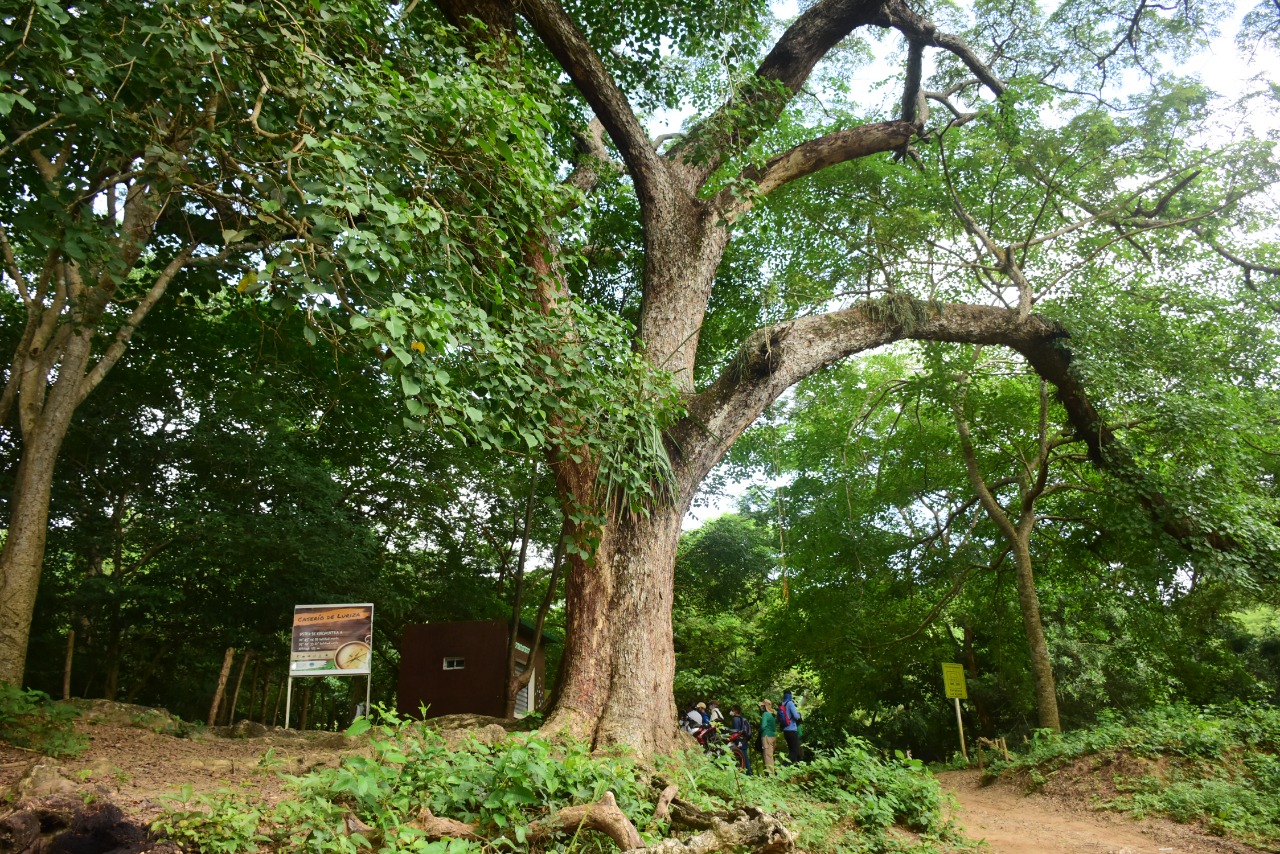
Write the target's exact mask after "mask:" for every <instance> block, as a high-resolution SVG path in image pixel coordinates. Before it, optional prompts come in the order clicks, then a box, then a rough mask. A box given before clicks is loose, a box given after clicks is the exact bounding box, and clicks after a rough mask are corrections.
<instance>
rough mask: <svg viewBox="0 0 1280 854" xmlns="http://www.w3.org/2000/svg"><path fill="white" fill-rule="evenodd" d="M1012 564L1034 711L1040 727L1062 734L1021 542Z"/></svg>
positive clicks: (1032, 579) (1035, 598) (1050, 665)
mask: <svg viewBox="0 0 1280 854" xmlns="http://www.w3.org/2000/svg"><path fill="white" fill-rule="evenodd" d="M1013 556H1014V565H1015V567H1016V568H1017V577H1018V605H1019V608H1020V610H1021V611H1022V630H1023V631H1024V632H1025V633H1026V636H1027V652H1028V653H1029V654H1030V656H1031V676H1032V681H1033V683H1034V684H1035V691H1036V711H1037V713H1038V714H1039V717H1040V726H1041V727H1043V728H1045V729H1051V730H1053V731H1054V732H1061V731H1062V723H1061V721H1060V719H1059V717H1058V687H1057V682H1056V680H1055V679H1054V678H1053V660H1052V659H1051V658H1050V657H1049V644H1048V643H1046V642H1045V638H1044V622H1043V621H1042V620H1041V618H1040V597H1039V595H1038V594H1037V593H1036V583H1035V575H1034V574H1033V572H1032V568H1031V548H1030V546H1029V545H1028V543H1027V542H1026V541H1025V540H1023V541H1020V542H1018V543H1015V544H1014V547H1013Z"/></svg>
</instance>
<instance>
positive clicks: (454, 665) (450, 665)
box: [444, 657, 467, 670]
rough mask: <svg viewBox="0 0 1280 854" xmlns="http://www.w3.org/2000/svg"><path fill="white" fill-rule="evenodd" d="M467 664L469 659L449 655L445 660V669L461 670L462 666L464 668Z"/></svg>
mask: <svg viewBox="0 0 1280 854" xmlns="http://www.w3.org/2000/svg"><path fill="white" fill-rule="evenodd" d="M466 666H467V660H466V659H465V658H448V657H446V658H445V660H444V669H445V670H461V669H462V668H464V667H466Z"/></svg>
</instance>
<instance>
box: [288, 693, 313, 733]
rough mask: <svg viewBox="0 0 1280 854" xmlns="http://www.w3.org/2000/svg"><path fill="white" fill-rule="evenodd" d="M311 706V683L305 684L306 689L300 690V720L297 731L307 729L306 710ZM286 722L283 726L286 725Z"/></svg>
mask: <svg viewBox="0 0 1280 854" xmlns="http://www.w3.org/2000/svg"><path fill="white" fill-rule="evenodd" d="M310 705H311V683H310V682H308V683H307V687H305V688H303V689H302V720H300V721H299V722H298V729H301V730H305V729H306V728H307V709H308V707H309V706H310ZM288 723H289V722H288V721H285V724H286V725H288Z"/></svg>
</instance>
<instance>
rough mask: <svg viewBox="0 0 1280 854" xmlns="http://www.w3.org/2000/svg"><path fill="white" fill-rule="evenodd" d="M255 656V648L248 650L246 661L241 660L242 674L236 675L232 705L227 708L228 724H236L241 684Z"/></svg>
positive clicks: (245, 655)
mask: <svg viewBox="0 0 1280 854" xmlns="http://www.w3.org/2000/svg"><path fill="white" fill-rule="evenodd" d="M252 658H253V650H251V649H250V650H246V651H245V654H244V661H242V662H240V675H239V676H237V677H236V690H235V691H234V692H233V693H232V694H231V707H230V708H229V709H227V726H235V725H236V704H237V703H239V702H240V684H241V683H242V682H244V672H245V671H246V670H248V669H249V661H250V659H252Z"/></svg>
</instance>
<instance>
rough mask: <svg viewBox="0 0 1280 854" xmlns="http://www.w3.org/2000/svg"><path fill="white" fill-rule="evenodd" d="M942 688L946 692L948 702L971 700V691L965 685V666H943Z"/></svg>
mask: <svg viewBox="0 0 1280 854" xmlns="http://www.w3.org/2000/svg"><path fill="white" fill-rule="evenodd" d="M942 686H943V688H944V689H945V690H946V693H947V699H948V700H955V699H959V700H967V699H969V689H968V687H967V686H966V685H965V684H964V665H963V664H944V665H942Z"/></svg>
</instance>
